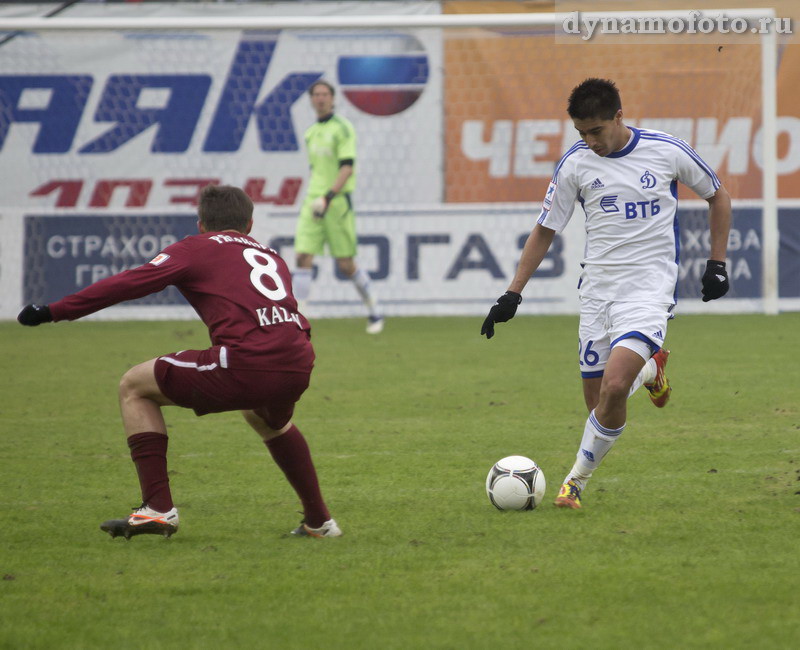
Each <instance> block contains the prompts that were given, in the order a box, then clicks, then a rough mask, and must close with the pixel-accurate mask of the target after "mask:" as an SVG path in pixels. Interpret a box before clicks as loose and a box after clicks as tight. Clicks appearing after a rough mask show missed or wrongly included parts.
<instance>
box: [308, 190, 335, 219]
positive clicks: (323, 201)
mask: <svg viewBox="0 0 800 650" xmlns="http://www.w3.org/2000/svg"><path fill="white" fill-rule="evenodd" d="M334 196H336V192H334V191H333V190H329V191H328V193H327V194H326V195H325V196H320V197H319V198H316V199H314V201H313V202H312V203H311V211H312V212H313V213H314V217H315V218H317V219H322V218H323V217H324V216H325V213H326V212H327V211H328V206H329V205H330V204H331V201H332V200H333V197H334Z"/></svg>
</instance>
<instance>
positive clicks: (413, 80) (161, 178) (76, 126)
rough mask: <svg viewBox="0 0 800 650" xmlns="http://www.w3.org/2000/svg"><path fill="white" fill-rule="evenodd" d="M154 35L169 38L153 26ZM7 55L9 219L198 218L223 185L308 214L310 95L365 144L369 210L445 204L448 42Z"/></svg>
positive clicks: (330, 34) (183, 39)
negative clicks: (23, 214) (49, 215)
mask: <svg viewBox="0 0 800 650" xmlns="http://www.w3.org/2000/svg"><path fill="white" fill-rule="evenodd" d="M298 11H302V12H303V14H304V15H306V14H307V15H315V14H316V15H328V14H334V13H335V14H336V15H337V16H342V15H347V14H365V13H367V14H387V13H391V14H397V13H439V11H440V7H439V4H438V3H434V2H408V3H388V2H370V3H362V2H342V3H339V2H337V3H326V2H318V3H315V2H304V3H269V4H236V5H230V4H227V5H225V4H219V5H216V4H214V3H203V4H196V5H195V4H189V3H173V4H169V3H165V4H163V5H162V4H149V3H148V4H137V5H136V6H130V5H128V6H126V5H124V4H123V5H98V4H91V3H90V4H80V5H75V6H73V7H70V8H69V9H67V10H65V11H64V12H62V13H61V14H60V16H61V17H71V18H81V17H124V16H129V17H136V18H137V19H142V18H152V19H154V20H155V19H157V18H159V17H174V16H185V17H187V18H188V17H193V16H206V17H208V16H213V15H219V16H226V15H227V16H232V15H235V16H237V17H239V18H241V17H242V16H246V15H252V16H263V15H265V13H268V14H269V15H272V16H279V15H283V14H295V13H297V12H298ZM154 24H156V25H157V22H156V23H154ZM11 36H12V37H11V38H9V39H8V40H7V41H6V42H4V43H3V46H2V49H1V50H0V115H2V119H0V178H2V179H3V199H2V204H3V205H5V206H9V207H30V208H37V209H51V208H64V209H74V210H77V211H87V210H89V211H93V210H102V209H106V210H123V211H131V212H134V211H139V212H141V211H149V210H170V209H180V208H186V207H187V206H188V207H190V208H191V207H192V205H193V202H194V200H195V197H196V194H197V191H198V189H199V188H201V187H202V186H203V185H206V184H209V183H212V182H215V183H224V184H231V185H237V186H239V187H243V188H246V190H247V192H248V194H250V196H251V197H252V198H253V200H254V201H255V202H256V203H257V204H258V205H261V206H265V207H273V206H276V205H277V206H281V205H291V206H297V205H299V203H300V202H301V201H302V198H303V195H304V193H305V185H306V182H307V180H308V158H307V155H306V151H305V143H304V139H303V133H304V131H305V129H306V128H308V127H309V126H310V125H311V124H313V123H314V122H315V120H316V114H315V113H314V111H313V110H312V107H311V104H310V101H309V97H308V94H307V90H308V88H309V86H310V85H311V84H312V83H313V82H314V81H316V80H318V79H325V80H327V81H329V82H331V83H332V84H333V85H334V86H335V87H336V89H337V95H336V104H335V109H336V111H337V112H338V113H340V114H341V115H343V116H345V117H347V118H348V119H350V120H351V121H352V122H353V124H354V126H355V129H356V133H357V137H358V149H357V157H356V173H357V178H358V196H359V199H360V200H361V201H362V202H365V203H373V202H397V203H402V202H403V201H406V200H407V199H408V196H409V192H410V191H411V190H413V193H414V201H416V202H436V201H439V200H441V197H442V194H443V190H442V174H441V168H442V164H443V163H442V160H443V155H442V148H443V144H442V143H443V137H442V124H441V122H442V119H441V107H442V90H441V87H442V70H443V62H442V53H441V35H440V31H439V30H424V29H423V30H390V29H355V28H353V29H340V30H327V31H320V30H313V29H309V30H280V31H240V30H219V31H217V30H209V31H205V32H202V31H185V30H172V31H170V30H157V29H156V30H153V31H124V30H122V31H91V32H80V31H75V32H55V31H51V32H45V31H43V32H24V33H18V34H15V35H11Z"/></svg>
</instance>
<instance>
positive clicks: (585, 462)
mask: <svg viewBox="0 0 800 650" xmlns="http://www.w3.org/2000/svg"><path fill="white" fill-rule="evenodd" d="M624 430H625V425H624V424H623V425H622V426H621V427H619V429H607V428H606V427H604V426H603V425H601V424H600V423H599V422H598V421H597V418H596V417H595V416H594V411H592V412H591V413H590V414H589V417H588V419H587V420H586V426H585V427H584V429H583V438H582V439H581V446H580V449H578V455H577V457H576V458H575V464H574V465H573V466H572V469H571V470H570V471H569V474H567V477H566V478H565V479H564V483H566V482H567V481H570V480H572V481H575V483H576V484H577V485H578V487H579V488H580V489H581V490H582V489H583V488H585V487H586V483H587V482H588V481H589V479H590V478H591V476H592V473H593V472H594V470H596V469H597V466H598V465H600V462H601V461H602V460H603V458H604V457H605V455H606V454H607V453H608V451H609V449H611V446H612V445H613V444H614V443H615V442H616V441H617V438H619V436H620V435H621V434H622V432H623V431H624Z"/></svg>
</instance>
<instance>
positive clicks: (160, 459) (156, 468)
mask: <svg viewBox="0 0 800 650" xmlns="http://www.w3.org/2000/svg"><path fill="white" fill-rule="evenodd" d="M168 441H169V438H168V437H167V436H165V435H164V434H163V433H155V432H150V431H148V432H146V433H135V434H133V435H132V436H128V447H130V450H131V458H132V459H133V462H134V463H135V464H136V473H137V474H138V475H139V485H140V486H141V488H142V502H143V503H146V504H147V505H148V506H150V507H151V508H152V509H153V510H157V511H158V512H167V511H169V510H172V494H171V493H170V491H169V476H167V443H168Z"/></svg>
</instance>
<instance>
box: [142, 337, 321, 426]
mask: <svg viewBox="0 0 800 650" xmlns="http://www.w3.org/2000/svg"><path fill="white" fill-rule="evenodd" d="M220 353H222V354H220ZM221 357H222V358H221ZM225 365H226V360H225V348H221V347H219V346H215V347H213V348H209V349H208V350H184V351H183V352H175V353H173V354H166V355H164V356H162V357H159V358H158V359H157V360H156V364H155V375H156V382H158V387H159V388H160V389H161V392H162V393H163V394H164V395H165V396H166V397H167V398H168V399H169V400H170V401H172V402H174V403H175V404H177V405H178V406H183V407H185V408H190V409H192V410H193V411H194V412H195V413H197V415H205V414H206V413H221V412H223V411H241V410H253V411H256V412H257V413H258V415H260V416H261V417H262V418H264V420H265V421H266V423H267V426H269V427H270V428H271V429H276V430H277V429H281V428H283V427H284V426H285V425H286V424H287V423H288V422H289V420H291V418H292V413H294V405H295V403H296V402H297V401H298V400H299V399H300V396H301V395H302V394H303V392H304V391H305V390H306V388H308V382H309V379H310V377H311V373H310V372H286V371H283V370H277V371H270V370H241V369H234V368H226V367H224V366H225Z"/></svg>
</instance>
